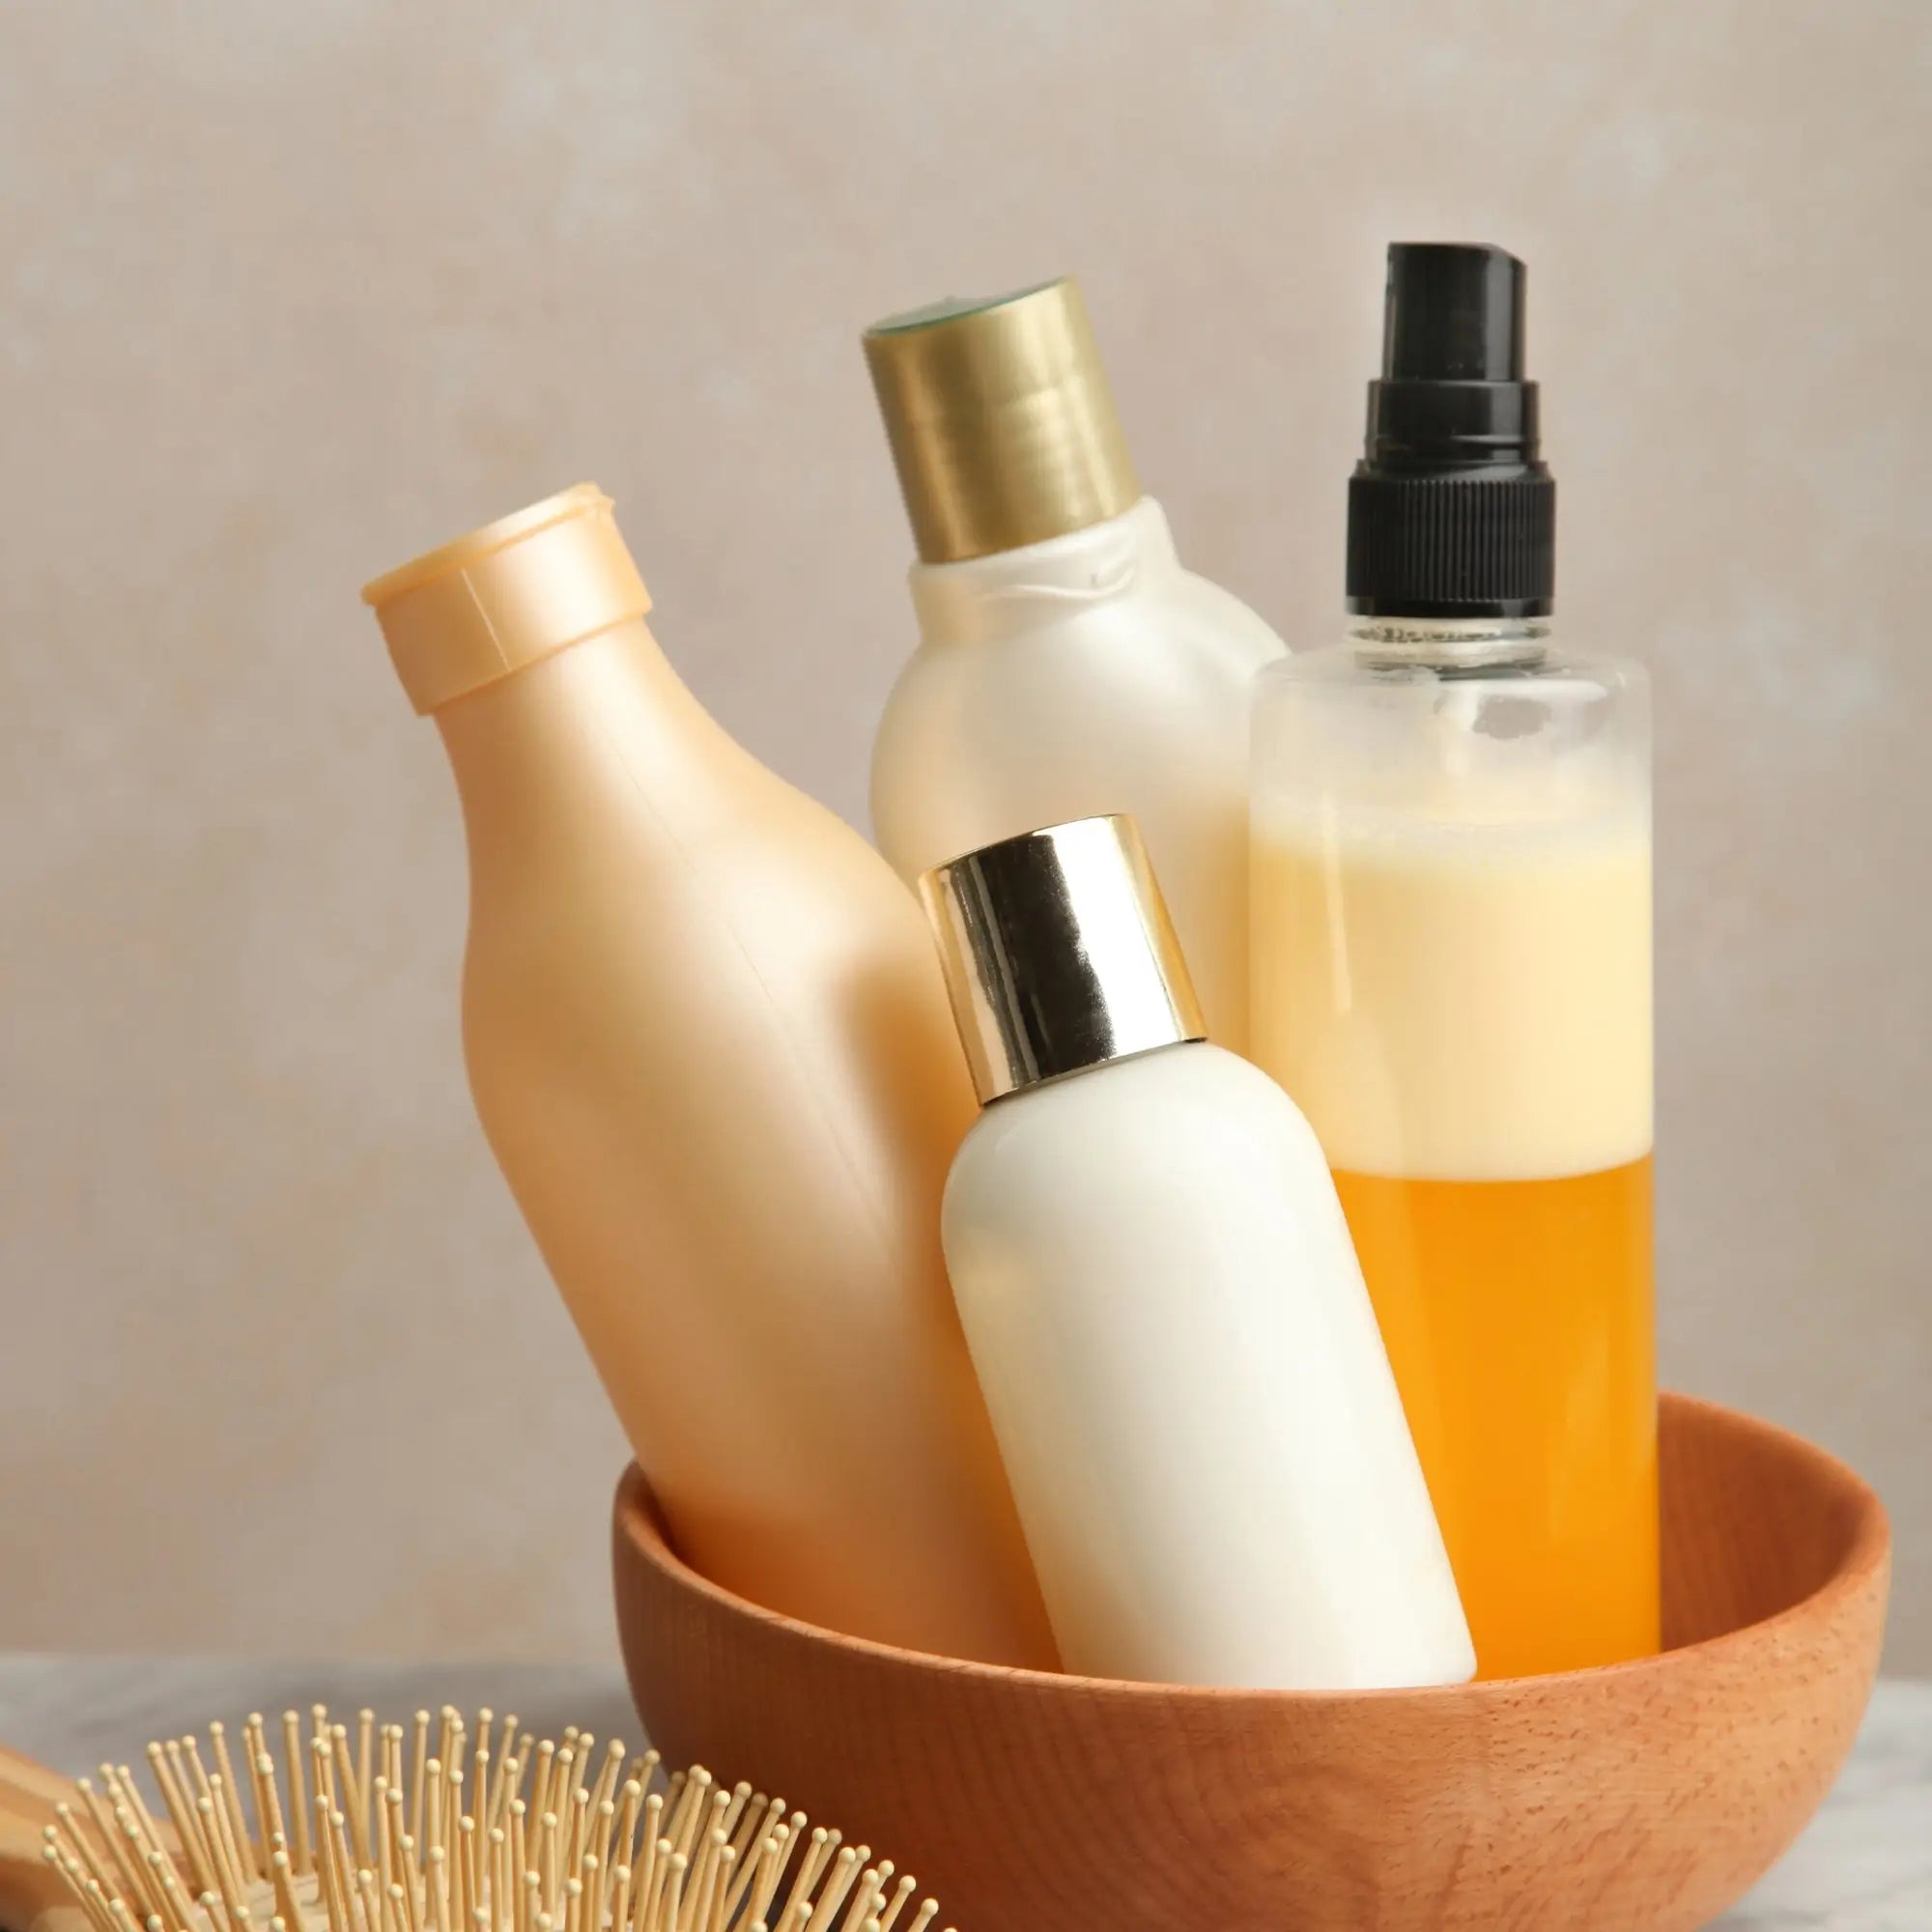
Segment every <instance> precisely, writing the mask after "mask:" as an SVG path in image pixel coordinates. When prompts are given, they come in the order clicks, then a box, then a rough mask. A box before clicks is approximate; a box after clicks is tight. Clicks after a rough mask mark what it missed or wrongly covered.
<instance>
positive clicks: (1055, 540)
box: [866, 280, 1282, 1050]
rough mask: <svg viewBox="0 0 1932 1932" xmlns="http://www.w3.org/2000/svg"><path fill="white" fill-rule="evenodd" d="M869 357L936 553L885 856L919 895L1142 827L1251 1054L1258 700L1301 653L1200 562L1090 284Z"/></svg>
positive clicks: (898, 721)
mask: <svg viewBox="0 0 1932 1932" xmlns="http://www.w3.org/2000/svg"><path fill="white" fill-rule="evenodd" d="M866 354H867V361H868V362H869V364H870V366H871V371H872V378H873V382H874V384H875V385H876V387H877V390H878V395H879V404H880V408H881V410H882V412H884V415H885V421H886V429H887V434H888V437H889V439H890V440H891V443H892V447H893V455H894V460H895V463H896V464H897V466H898V472H899V482H900V487H901V488H902V490H903V491H904V494H905V499H906V507H907V510H908V513H909V515H910V517H911V520H912V526H913V535H914V538H915V541H916V543H917V545H918V550H919V557H920V561H919V562H918V563H917V564H916V565H915V566H914V567H913V571H912V575H911V584H912V600H913V608H914V610H915V611H916V612H917V614H918V617H919V629H920V645H919V648H918V650H917V651H916V652H915V653H914V654H913V656H912V658H911V660H910V661H909V662H908V663H907V665H906V667H905V668H904V670H903V671H902V672H901V673H900V676H899V679H898V682H897V684H896V686H895V689H894V691H893V694H892V697H891V699H890V701H889V702H888V704H887V706H886V712H885V717H884V719H883V721H882V722H881V724H880V726H879V735H878V740H877V743H876V746H875V748H874V751H873V756H872V823H873V828H874V830H875V831H876V833H877V835H878V839H879V845H880V848H881V850H883V851H884V853H885V855H886V857H887V858H888V859H890V860H891V861H892V863H893V865H894V866H895V867H897V869H898V871H899V872H900V873H901V875H902V876H904V877H905V878H907V879H909V880H910V879H916V878H917V877H918V876H919V875H920V874H921V873H922V872H923V871H925V870H927V869H928V868H929V867H934V866H938V865H941V864H943V863H944V862H945V861H947V860H949V859H952V858H956V857H957V856H958V855H959V854H960V853H961V852H968V851H973V850H976V849H978V848H979V847H980V846H981V845H986V844H990V843H992V842H993V841H994V840H996V839H1000V838H1009V837H1012V836H1013V835H1015V834H1018V833H1021V832H1027V831H1031V830H1032V829H1033V828H1034V827H1035V826H1038V825H1052V824H1058V823H1060V822H1062V821H1064V820H1067V819H1072V818H1080V817H1086V816H1089V815H1091V814H1093V813H1096V812H1108V811H1130V812H1131V813H1132V814H1133V815H1134V817H1135V819H1136V820H1137V822H1138V823H1139V825H1140V827H1141V830H1142V832H1143V834H1144V836H1145V837H1146V838H1147V841H1148V844H1149V846H1150V848H1151V851H1152V854H1153V858H1154V863H1155V864H1156V865H1157V866H1158V867H1160V871H1161V876H1162V877H1163V878H1164V879H1166V880H1167V882H1168V888H1169V894H1170V898H1171V902H1172V906H1173V915H1174V922H1175V924H1176V926H1177V927H1178V928H1179V933H1180V938H1181V943H1182V944H1183V946H1184V947H1185V948H1186V952H1187V957H1188V960H1189V962H1190V964H1191V965H1192V967H1193V970H1194V978H1195V983H1196V986H1197V988H1198V990H1199V992H1200V996H1201V1001H1202V1005H1203V1006H1204V1007H1205V1008H1206V1009H1207V1013H1208V1030H1209V1034H1210V1036H1211V1037H1213V1038H1214V1039H1215V1040H1217V1041H1218V1042H1220V1043H1221V1044H1222V1045H1224V1046H1230V1047H1234V1048H1236V1050H1240V1049H1241V1048H1243V1047H1244V1045H1245V1041H1246V1036H1247V972H1248V957H1247V949H1248V925H1247V881H1246V869H1245V868H1246V865H1247V850H1248V843H1247V841H1248V831H1247V823H1246V813H1247V780H1246V764H1247V742H1248V741H1247V733H1248V700H1249V692H1250V688H1251V686H1252V685H1253V682H1254V679H1255V675H1256V673H1257V672H1258V671H1260V670H1261V669H1262V668H1264V666H1266V665H1269V664H1271V663H1273V662H1274V661H1275V660H1276V659H1277V658H1279V657H1280V656H1281V655H1282V643H1281V640H1280V639H1279V638H1277V637H1276V636H1275V634H1274V633H1273V632H1272V631H1271V630H1269V629H1268V627H1267V626H1266V625H1265V624H1264V623H1263V622H1262V620H1261V619H1260V618H1259V617H1258V616H1256V615H1255V613H1254V612H1253V611H1250V610H1249V609H1248V608H1247V606H1246V605H1244V604H1242V603H1241V602H1239V600H1238V599H1236V598H1235V597H1233V596H1231V595H1230V594H1229V593H1228V592H1227V591H1225V590H1223V589H1221V588H1219V587H1218V586H1217V585H1215V584H1212V583H1209V582H1208V581H1207V580H1206V579H1205V578H1201V577H1197V576H1195V575H1194V574H1193V573H1192V572H1190V571H1187V570H1184V569H1182V568H1181V565H1180V561H1179V557H1178V556H1177V555H1176V554H1175V547H1174V538H1173V536H1172V534H1171V533H1170V531H1169V529H1168V525H1167V518H1166V516H1165V515H1164V513H1163V512H1162V510H1161V507H1160V505H1159V504H1158V503H1157V502H1156V501H1155V500H1154V499H1153V498H1152V497H1144V496H1142V495H1141V490H1140V485H1139V483H1138V482H1137V481H1136V479H1135V475H1134V469H1133V465H1132V462H1131V460H1130V459H1129V457H1128V455H1127V448H1126V443H1125V440H1124V439H1123V438H1122V434H1121V426H1120V422H1119V419H1118V418H1117V417H1116V415H1115V413H1114V406H1113V399H1112V397H1111V395H1110V394H1109V392H1108V388H1107V381H1106V375H1105V372H1104V371H1103V370H1102V368H1101V366H1100V361H1099V356H1098V353H1097V351H1096V349H1095V347H1094V338H1093V332H1092V329H1091V327H1090V326H1089V323H1088V319H1087V313H1086V309H1085V307H1084V305H1083V303H1082V301H1081V298H1080V292H1079V289H1078V288H1077V287H1076V286H1075V284H1074V283H1073V282H1072V281H1070V280H1063V281H1058V282H1053V283H1049V284H1048V285H1046V286H1045V287H1043V288H1037V289H1029V290H1026V291H1023V292H1022V293H1020V294H1018V295H1014V296H1009V297H1004V298H997V299H995V300H992V301H986V302H944V303H939V304H936V305H935V306H934V307H932V308H928V309H923V310H919V311H915V312H914V313H912V314H910V315H905V316H898V317H895V318H893V319H892V320H890V321H887V322H882V323H879V324H877V325H876V326H875V327H872V328H871V329H869V330H867V335H866Z"/></svg>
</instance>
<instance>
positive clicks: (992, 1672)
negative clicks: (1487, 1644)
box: [611, 1390, 1891, 1706]
mask: <svg viewBox="0 0 1932 1932" xmlns="http://www.w3.org/2000/svg"><path fill="white" fill-rule="evenodd" d="M1658 1402H1659V1408H1660V1412H1661V1411H1662V1408H1664V1407H1666V1406H1667V1407H1669V1408H1671V1409H1673V1410H1675V1411H1676V1412H1678V1413H1679V1414H1682V1415H1687V1416H1689V1415H1702V1416H1704V1417H1706V1418H1713V1417H1721V1418H1722V1419H1723V1420H1724V1421H1725V1422H1727V1423H1731V1424H1740V1423H1742V1424H1744V1425H1745V1426H1746V1427H1747V1429H1748V1430H1749V1431H1751V1432H1752V1433H1754V1434H1755V1435H1758V1436H1759V1437H1760V1438H1761V1439H1763V1440H1765V1441H1767V1442H1768V1443H1769V1444H1771V1445H1774V1446H1776V1447H1777V1448H1779V1449H1781V1450H1783V1451H1785V1452H1786V1453H1787V1454H1789V1453H1793V1452H1795V1453H1796V1454H1797V1455H1798V1456H1799V1457H1801V1458H1802V1459H1803V1460H1804V1461H1807V1462H1809V1463H1813V1464H1815V1465H1823V1473H1827V1474H1830V1475H1833V1476H1835V1477H1836V1478H1837V1479H1838V1480H1839V1481H1840V1482H1841V1483H1842V1485H1843V1486H1844V1487H1845V1488H1846V1490H1847V1491H1849V1492H1850V1493H1851V1494H1852V1496H1853V1499H1854V1500H1855V1502H1856V1504H1857V1520H1856V1526H1855V1528H1854V1530H1853V1534H1852V1539H1851V1545H1850V1548H1848V1549H1847V1551H1846V1553H1845V1556H1844V1560H1843V1561H1842V1562H1841V1563H1840V1564H1839V1566H1838V1567H1837V1569H1836V1570H1834V1571H1833V1574H1832V1575H1831V1576H1830V1577H1827V1578H1826V1579H1825V1581H1824V1582H1823V1583H1822V1584H1820V1585H1819V1587H1818V1588H1817V1589H1815V1590H1813V1591H1812V1592H1811V1593H1810V1594H1809V1595H1808V1596H1805V1597H1801V1598H1800V1599H1799V1600H1798V1601H1797V1602H1796V1603H1794V1604H1788V1605H1785V1607H1784V1608H1783V1609H1781V1610H1774V1611H1773V1612H1772V1614H1771V1615H1770V1616H1768V1617H1760V1618H1758V1619H1757V1620H1756V1621H1755V1622H1753V1623H1748V1624H1740V1625H1739V1626H1738V1627H1737V1629H1735V1630H1729V1631H1722V1632H1719V1634H1717V1635H1716V1636H1709V1637H1701V1638H1699V1639H1698V1640H1697V1641H1696V1642H1695V1643H1686V1644H1679V1645H1677V1646H1676V1647H1675V1648H1674V1649H1670V1650H1661V1651H1658V1652H1656V1653H1655V1654H1653V1655H1651V1656H1648V1657H1634V1658H1629V1659H1626V1660H1625V1661H1623V1662H1619V1663H1598V1664H1591V1665H1588V1666H1587V1667H1585V1668H1583V1669H1580V1670H1554V1671H1547V1672H1545V1673H1543V1674H1541V1675H1539V1676H1530V1677H1486V1678H1471V1679H1468V1680H1465V1681H1464V1682H1463V1683H1460V1684H1426V1685H1413V1686H1406V1687H1405V1686H1400V1685H1397V1686H1389V1687H1384V1688H1381V1689H1377V1690H1249V1689H1243V1688H1241V1687H1238V1686H1221V1685H1195V1684H1145V1683H1137V1682H1135V1681H1133V1680H1131V1679H1127V1678H1120V1677H1082V1676H1079V1675H1077V1674H1075V1673H1074V1672H1072V1671H1056V1670H1035V1669H1032V1668H1031V1667H1029V1666H1027V1665H1025V1664H1014V1663H983V1662H977V1661H976V1660H974V1659H972V1658H965V1657H943V1656H940V1655H939V1654H938V1653H936V1652H931V1651H923V1650H908V1649H906V1648H905V1647H903V1646H902V1645H899V1644H893V1643H885V1642H881V1641H880V1640H879V1639H877V1638H875V1637H865V1636H850V1635H847V1634H845V1633H844V1632H842V1631H834V1630H828V1629H826V1628H825V1627H824V1626H823V1625H821V1624H813V1623H808V1622H806V1621H805V1620H804V1619H803V1618H802V1617H794V1616H789V1615H787V1614H786V1613H785V1612H784V1611H782V1610H774V1609H768V1608H766V1607H765V1605H762V1604H754V1603H753V1602H752V1601H751V1600H750V1599H749V1598H745V1597H740V1596H738V1595H737V1594H736V1593H735V1592H733V1591H731V1590H728V1589H726V1588H725V1586H724V1585H723V1584H722V1583H715V1582H713V1581H712V1580H711V1578H710V1577H706V1576H704V1575H702V1574H701V1573H700V1572H698V1571H696V1570H694V1569H693V1568H692V1567H691V1565H690V1564H688V1563H687V1562H686V1561H685V1560H684V1558H683V1557H682V1556H680V1555H679V1554H678V1553H677V1551H676V1550H675V1549H674V1548H672V1547H671V1543H670V1539H669V1536H668V1533H667V1531H666V1528H665V1524H664V1519H663V1516H662V1514H661V1512H660V1511H659V1508H658V1503H657V1498H656V1496H655V1494H654V1493H653V1492H652V1490H651V1487H650V1484H649V1482H648V1481H647V1480H646V1479H645V1477H644V1473H643V1471H642V1469H640V1468H639V1465H638V1464H637V1463H636V1462H632V1463H627V1464H626V1465H625V1468H624V1471H623V1474H622V1475H621V1476H620V1477H619V1478H618V1481H617V1492H616V1495H615V1497H614V1498H613V1500H612V1507H611V1516H612V1524H613V1527H614V1528H615V1529H616V1530H617V1531H618V1533H619V1535H620V1537H621V1538H622V1540H623V1542H625V1543H626V1544H628V1545H629V1546H630V1548H632V1549H633V1550H634V1551H636V1552H637V1554H638V1555H639V1558H640V1559H641V1560H642V1561H644V1562H646V1563H648V1564H650V1565H651V1566H652V1567H654V1568H656V1569H658V1570H660V1571H662V1572H664V1573H665V1574H666V1575H667V1576H668V1577H670V1578H671V1580H672V1581H673V1582H676V1583H678V1584H679V1585H680V1586H682V1587H683V1588H684V1589H685V1590H686V1591H687V1592H689V1593H690V1594H693V1595H696V1596H698V1597H701V1598H704V1599H707V1600H709V1601H710V1602H711V1603H712V1604H713V1605H715V1606H716V1607H718V1608H720V1609H723V1610H725V1611H726V1612H728V1613H730V1614H731V1615H733V1616H735V1617H738V1618H740V1619H749V1620H751V1621H753V1622H754V1623H759V1624H763V1625H766V1626H767V1627H769V1628H770V1629H772V1630H774V1631H776V1632H780V1633H781V1634H784V1635H786V1636H787V1637H790V1638H792V1639H794V1640H797V1641H801V1642H804V1643H808V1644H815V1645H819V1646H823V1647H827V1648H831V1649H834V1650H838V1651H842V1652H846V1653H848V1654H856V1655H859V1656H865V1657H869V1658H871V1659H874V1660H876V1661H877V1662H881V1663H886V1664H898V1665H911V1666H913V1667H914V1668H916V1669H920V1670H924V1671H935V1672H938V1673H939V1674H941V1675H950V1676H954V1677H964V1678H967V1679H969V1680H978V1681H980V1682H983V1683H986V1684H989V1685H991V1684H998V1685H1012V1686H1016V1687H1017V1686H1027V1687H1030V1688H1033V1689H1036V1690H1043V1691H1048V1692H1052V1693H1054V1694H1062V1693H1065V1694H1070V1695H1077V1696H1079V1697H1083V1698H1092V1697H1094V1696H1096V1695H1098V1696H1111V1697H1115V1698H1118V1699H1129V1698H1131V1699H1147V1700H1152V1701H1156V1702H1157V1701H1161V1700H1170V1701H1171V1700H1174V1699H1177V1698H1179V1699H1186V1700H1191V1701H1198V1702H1202V1703H1213V1704H1224V1705H1225V1704H1231V1703H1237V1702H1245V1703H1254V1702H1261V1703H1266V1704H1274V1705H1279V1704H1281V1703H1284V1702H1290V1703H1294V1704H1298V1705H1302V1706H1317V1705H1345V1704H1346V1705H1355V1704H1360V1703H1362V1702H1365V1701H1375V1702H1386V1701H1389V1700H1391V1699H1406V1700H1409V1701H1410V1702H1413V1701H1414V1700H1416V1699H1429V1700H1432V1701H1435V1702H1448V1701H1450V1700H1454V1699H1464V1698H1468V1697H1470V1696H1472V1695H1473V1696H1477V1697H1482V1698H1486V1699H1497V1698H1508V1697H1520V1696H1521V1695H1522V1694H1523V1693H1524V1692H1525V1691H1532V1692H1537V1693H1549V1692H1559V1693H1560V1691H1561V1690H1562V1689H1563V1687H1564V1686H1566V1685H1572V1684H1575V1683H1577V1682H1578V1681H1582V1680H1587V1681H1588V1682H1590V1683H1592V1684H1600V1683H1612V1682H1615V1681H1618V1680H1620V1679H1628V1678H1630V1677H1633V1676H1637V1675H1641V1674H1644V1673H1650V1674H1656V1673H1659V1672H1663V1671H1669V1670H1672V1669H1675V1668H1677V1667H1678V1666H1679V1665H1680V1663H1681V1662H1683V1661H1685V1660H1689V1659H1696V1658H1705V1659H1718V1658H1722V1657H1725V1656H1727V1655H1728V1654H1731V1653H1744V1652H1746V1651H1747V1650H1749V1649H1753V1648H1756V1647H1757V1646H1759V1645H1761V1644H1762V1643H1764V1642H1765V1641H1766V1639H1767V1638H1768V1637H1770V1636H1772V1635H1774V1634H1776V1633H1778V1632H1780V1631H1781V1630H1783V1629H1785V1628H1787V1627H1789V1626H1790V1625H1792V1624H1794V1623H1795V1622H1796V1621H1797V1620H1798V1619H1799V1618H1801V1617H1806V1616H1810V1617H1815V1616H1817V1615H1818V1614H1819V1613H1820V1612H1821V1610H1828V1611H1831V1612H1833V1613H1835V1612H1836V1610H1837V1609H1838V1607H1839V1606H1840V1605H1841V1604H1843V1603H1844V1602H1845V1601H1846V1600H1848V1599H1850V1598H1852V1597H1854V1596H1856V1595H1858V1594H1860V1593H1861V1592H1862V1591H1863V1590H1865V1589H1866V1588H1868V1587H1869V1586H1870V1584H1871V1582H1872V1580H1873V1578H1874V1577H1878V1576H1880V1575H1881V1573H1883V1571H1884V1570H1885V1566H1886V1565H1887V1564H1888V1562H1889V1558H1890V1553H1891V1526H1890V1522H1889V1518H1888V1517H1887V1514H1886V1509H1885V1505H1884V1503H1883V1502H1882V1501H1881V1500H1880V1499H1879V1496H1878V1492H1876V1491H1875V1490H1874V1489H1873V1488H1872V1487H1871V1485H1870V1484H1869V1483H1867V1482H1866V1481H1865V1479H1864V1478H1863V1477H1862V1476H1861V1475H1860V1474H1859V1473H1858V1471H1857V1470H1856V1469H1854V1468H1852V1467H1851V1465H1850V1464H1849V1463H1844V1462H1842V1461H1840V1460H1839V1458H1837V1457H1836V1456H1833V1454H1832V1453H1831V1452H1830V1451H1829V1450H1827V1449H1821V1448H1820V1447H1819V1446H1818V1445H1817V1444H1816V1443H1815V1442H1812V1441H1810V1440H1809V1439H1807V1438H1806V1437H1804V1436H1803V1435H1798V1434H1797V1433H1796V1432H1795V1431H1794V1430H1789V1429H1785V1428H1783V1427H1781V1426H1780V1425H1779V1424H1777V1423H1775V1422H1767V1421H1766V1420H1765V1419H1764V1418H1763V1417H1762V1416H1756V1415H1752V1414H1750V1413H1748V1412H1747V1410H1744V1409H1737V1408H1731V1407H1728V1406H1726V1405H1724V1404H1722V1403H1718V1402H1711V1401H1707V1400H1706V1399H1704V1398H1703V1397H1700V1396H1691V1395H1684V1394H1680V1393H1678V1392H1677V1391H1675V1390H1663V1391H1661V1392H1660V1394H1659V1398H1658ZM639 1517H641V1518H642V1519H643V1520H644V1521H645V1523H646V1525H647V1527H648V1532H649V1533H648V1537H647V1538H646V1537H640V1536H639V1534H638V1533H637V1530H636V1528H635V1527H634V1522H633V1519H635V1518H639Z"/></svg>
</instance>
